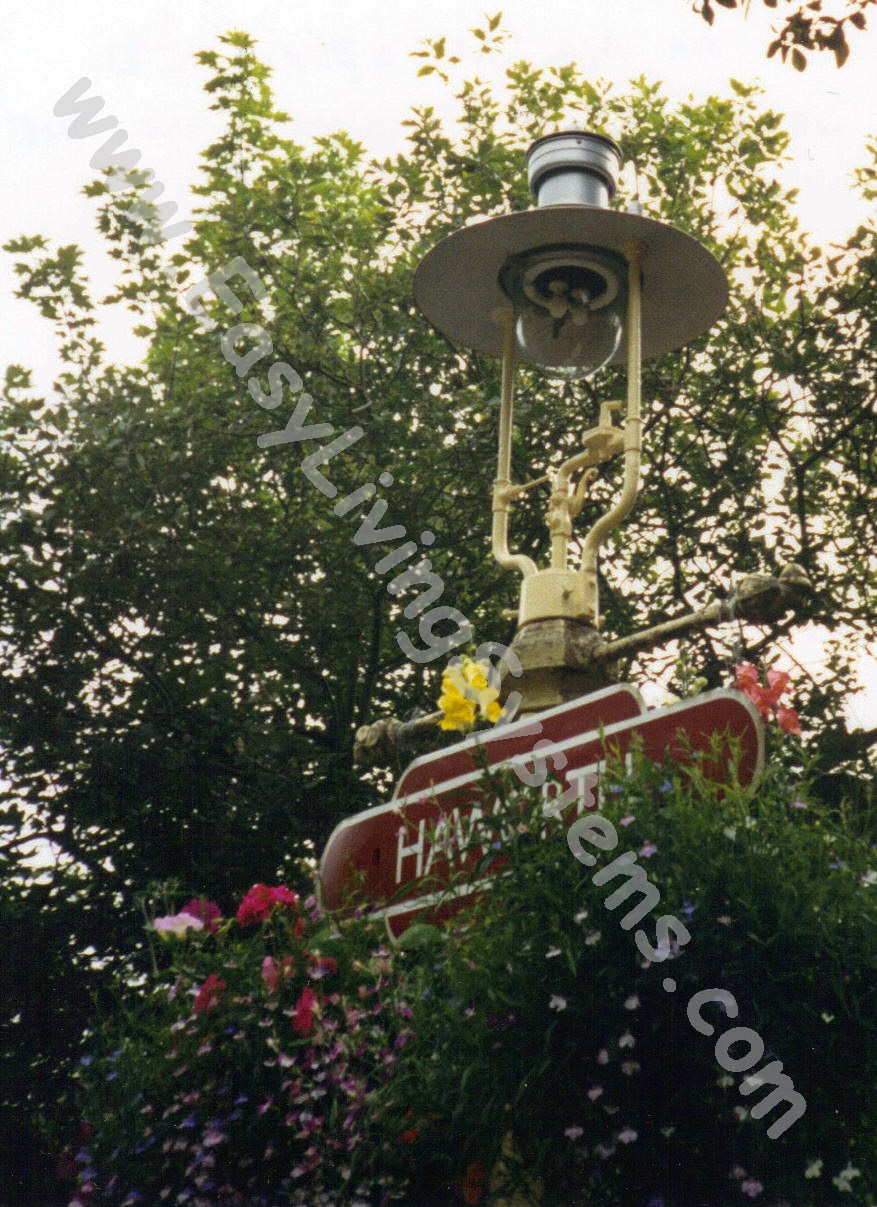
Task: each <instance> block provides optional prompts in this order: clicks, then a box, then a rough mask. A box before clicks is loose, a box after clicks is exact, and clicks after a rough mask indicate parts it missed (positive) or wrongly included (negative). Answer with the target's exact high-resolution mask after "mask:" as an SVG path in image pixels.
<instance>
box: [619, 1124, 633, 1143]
mask: <svg viewBox="0 0 877 1207" xmlns="http://www.w3.org/2000/svg"><path fill="white" fill-rule="evenodd" d="M636 1136H637V1134H636V1132H635V1131H634V1130H633V1128H632V1127H626V1128H624V1130H623V1131H620V1132H619V1133H618V1139H619V1140H620V1141H621V1143H622V1144H632V1143H633V1142H634V1140H635V1139H636Z"/></svg>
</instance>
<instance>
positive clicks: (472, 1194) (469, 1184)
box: [460, 1161, 484, 1207]
mask: <svg viewBox="0 0 877 1207" xmlns="http://www.w3.org/2000/svg"><path fill="white" fill-rule="evenodd" d="M483 1189H484V1166H483V1165H481V1164H479V1162H478V1161H473V1162H472V1164H471V1165H468V1166H467V1167H466V1172H465V1174H464V1175H463V1181H462V1183H461V1184H460V1194H462V1196H463V1202H464V1203H468V1204H469V1205H470V1207H475V1204H477V1203H480V1202H481V1192H482V1190H483Z"/></svg>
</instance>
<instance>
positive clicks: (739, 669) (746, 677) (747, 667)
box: [734, 662, 758, 695]
mask: <svg viewBox="0 0 877 1207" xmlns="http://www.w3.org/2000/svg"><path fill="white" fill-rule="evenodd" d="M734 678H735V679H736V680H737V686H738V687H739V688H740V691H741V692H746V694H747V695H748V694H749V692H750V691H751V690H752V688H753V687H758V670H757V668H756V667H754V666H753V665H752V663H751V662H740V663H738V665H737V666H735V667H734Z"/></svg>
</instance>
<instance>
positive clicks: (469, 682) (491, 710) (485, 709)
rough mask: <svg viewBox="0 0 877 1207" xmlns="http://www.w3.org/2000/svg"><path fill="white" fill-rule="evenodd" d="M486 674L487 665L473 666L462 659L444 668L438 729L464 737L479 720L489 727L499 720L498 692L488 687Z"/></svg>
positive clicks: (478, 663)
mask: <svg viewBox="0 0 877 1207" xmlns="http://www.w3.org/2000/svg"><path fill="white" fill-rule="evenodd" d="M489 674H490V664H489V663H488V662H476V661H475V659H474V658H467V657H465V656H464V657H463V658H461V659H460V660H459V662H458V663H457V664H456V665H455V666H449V667H447V669H446V670H445V672H444V674H443V675H442V692H441V695H440V696H439V700H438V706H439V708H440V709H441V710H442V713H443V714H444V715H443V717H442V719H441V721H439V728H441V729H455V730H458V731H459V732H460V733H467V732H468V731H469V730H470V729H473V728H474V727H475V721H476V719H477V718H478V717H480V718H481V719H482V720H485V721H490V722H491V723H493V722H495V721H497V720H498V719H499V717H500V716H501V714H502V708H501V707H500V704H499V691H498V689H497V688H495V687H491V686H490V683H489V679H488V676H489Z"/></svg>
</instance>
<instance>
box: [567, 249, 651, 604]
mask: <svg viewBox="0 0 877 1207" xmlns="http://www.w3.org/2000/svg"><path fill="white" fill-rule="evenodd" d="M642 251H643V249H642V246H641V244H638V243H637V244H632V245H631V246H630V247H628V248H625V252H626V255H627V266H628V274H627V276H628V291H627V417H626V419H625V425H624V484H623V486H622V490H621V497H620V499H619V500H618V502H617V503H616V504H615V505H614V506H613V507H611V508H610V509H609V511H607V512H606V514H605V515H602V516H601V517H600V519H599V520H597V522H596V524H594V526H593V528H592V529H591V531H590V532H589V533H588V535H587V536H586V537H585V541H584V545H583V546H582V570H581V572H582V574H583V575H584V579H585V599H586V601H587V603H588V605H589V607H590V609H591V610H592V611H593V617H594V619H593V624H594V626H595V627H596V626H597V625H598V623H599V619H600V598H599V592H598V585H597V554H598V552H599V550H600V546H601V544H602V543H603V541H604V540H605V539H606V537H607V536H608V535H609V533H610V532H611V531H612V529H613V528H616V527H617V526H618V525H619V524H620V523H621V521H622V520H623V519H624V518H625V517H626V516H627V515H628V514H629V513H630V511H631V510H632V508H633V505H634V503H635V502H636V496H637V494H638V492H639V473H640V454H641V451H642V431H641V429H642V419H641V416H640V406H641V384H640V379H641V372H642V331H641V327H642V295H641V288H640V271H641V264H642Z"/></svg>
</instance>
